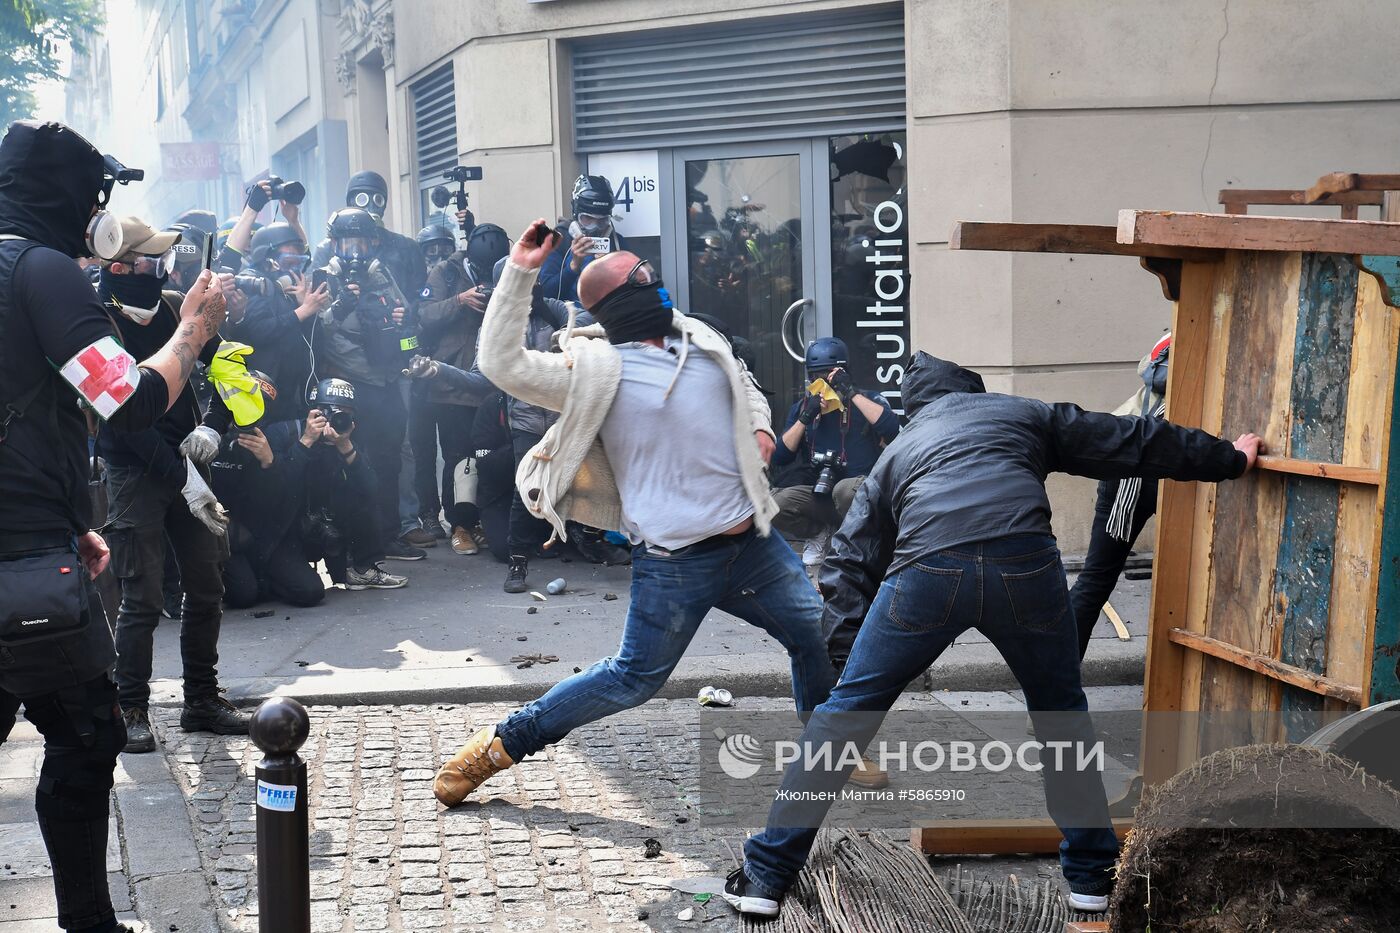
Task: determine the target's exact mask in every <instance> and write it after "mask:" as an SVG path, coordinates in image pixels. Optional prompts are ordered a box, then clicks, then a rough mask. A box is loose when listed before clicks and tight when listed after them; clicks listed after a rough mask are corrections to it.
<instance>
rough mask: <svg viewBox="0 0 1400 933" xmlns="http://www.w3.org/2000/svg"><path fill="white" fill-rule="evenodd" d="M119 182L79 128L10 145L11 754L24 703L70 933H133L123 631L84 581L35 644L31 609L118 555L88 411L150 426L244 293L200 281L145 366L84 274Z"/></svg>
mask: <svg viewBox="0 0 1400 933" xmlns="http://www.w3.org/2000/svg"><path fill="white" fill-rule="evenodd" d="M118 180H121V168H120V166H119V164H118V163H116V162H115V160H112V159H110V158H107V159H104V157H103V155H102V154H101V153H100V152H98V151H97V150H96V149H95V148H93V146H92V144H91V143H89V142H88V141H87V140H85V139H83V137H82V136H80V135H78V134H77V133H75V132H73V130H71V129H69V128H68V127H66V126H63V125H62V124H58V123H44V124H38V123H28V122H20V123H14V124H11V126H10V127H9V130H8V131H7V133H6V135H5V138H4V141H3V142H0V411H4V413H5V414H4V416H3V417H0V563H3V564H5V565H6V566H5V571H6V572H5V573H4V574H0V578H3V579H4V580H5V581H6V583H5V586H6V587H7V589H6V590H5V592H4V593H0V741H3V740H4V738H5V737H6V736H7V735H8V734H9V732H10V729H11V728H13V726H14V716H15V713H16V711H17V710H18V709H19V707H20V706H21V705H22V706H23V707H24V710H25V716H26V718H28V719H29V721H30V722H32V723H34V725H35V727H36V728H37V729H38V730H39V731H40V732H41V733H43V735H44V764H43V767H42V769H41V770H40V772H39V783H38V790H37V792H36V794H35V796H34V808H35V810H36V811H37V813H38V816H39V828H40V830H41V831H42V832H43V835H44V843H45V845H46V847H47V848H48V854H49V860H50V863H51V864H52V866H53V873H54V889H55V893H56V896H57V900H58V923H59V926H61V927H62V928H63V929H65V930H91V931H100V933H109V931H115V930H127V929H129V928H127V927H125V926H124V925H122V924H118V923H117V922H116V920H115V914H114V912H113V910H112V902H111V897H110V894H109V893H108V888H107V859H106V850H107V821H108V812H107V804H108V797H109V795H110V793H111V789H112V772H113V769H114V768H115V766H116V760H117V753H118V752H119V751H121V748H122V746H123V745H124V744H125V743H126V730H125V728H124V726H123V724H122V719H121V712H120V710H119V709H118V707H117V688H116V684H115V683H114V682H113V680H112V675H111V668H112V663H113V661H114V659H115V652H114V650H113V646H112V633H111V631H110V630H109V629H108V628H107V626H106V624H105V622H104V621H103V615H102V612H101V610H100V607H99V605H97V604H96V603H95V599H96V597H95V594H93V593H92V592H91V591H85V588H84V587H83V586H81V585H79V586H77V587H76V588H75V589H76V592H75V593H72V594H70V593H69V592H68V591H67V590H62V592H61V598H62V601H63V603H64V604H65V605H68V606H76V608H74V609H73V613H72V616H73V617H72V619H71V621H72V622H73V623H75V624H67V625H63V626H61V627H59V628H56V629H55V630H53V631H49V632H45V633H43V634H38V635H37V636H35V637H31V635H24V636H19V637H16V634H15V633H16V632H17V631H27V632H30V633H32V632H33V630H34V628H35V627H36V625H35V623H36V620H35V619H34V618H33V615H32V610H31V612H30V613H26V612H25V606H26V603H27V601H28V600H29V599H31V598H32V597H34V596H35V595H37V594H38V593H39V591H40V589H41V587H43V586H44V581H43V580H41V579H38V578H39V577H43V578H47V580H48V582H49V583H53V582H62V581H68V582H77V581H75V578H79V579H80V578H82V577H84V576H92V577H95V576H96V575H97V574H99V573H101V572H102V570H103V569H104V568H105V567H106V566H107V564H108V562H109V559H110V558H109V555H108V552H107V545H106V543H105V542H104V541H103V540H102V537H101V536H100V535H98V534H97V533H96V532H93V531H91V530H90V529H91V528H92V515H91V511H92V508H91V502H90V499H89V497H88V489H87V480H88V475H89V464H88V459H87V457H88V448H87V441H88V425H87V424H86V422H85V415H84V412H83V411H82V410H80V408H79V404H78V403H82V404H85V405H86V406H87V407H88V408H89V409H90V411H91V412H92V413H93V416H94V417H96V418H99V419H101V420H102V421H103V422H104V423H105V424H106V426H107V427H108V428H109V429H111V430H113V431H125V432H131V431H141V430H145V429H147V428H150V427H151V426H152V425H153V424H155V422H156V419H157V418H159V417H160V416H161V415H162V414H164V413H165V411H166V409H167V408H168V407H169V405H170V402H171V400H173V399H176V398H178V397H179V395H180V393H181V390H182V389H183V388H184V386H185V383H186V382H187V381H188V379H189V376H190V373H191V372H192V371H193V369H194V363H195V359H196V357H197V356H198V353H199V349H200V347H202V346H203V345H204V344H205V343H206V342H208V341H209V340H210V339H211V338H212V337H214V336H215V335H216V334H217V333H218V330H219V326H220V325H221V324H222V323H223V318H224V313H225V304H224V301H223V295H222V290H221V287H220V286H225V285H226V286H227V287H232V282H231V280H230V281H228V282H227V283H224V282H222V281H221V282H220V283H219V285H216V286H215V287H213V288H211V287H210V283H211V279H210V276H209V275H208V273H204V274H201V275H200V277H199V278H198V279H196V280H195V282H194V284H193V286H192V287H191V288H190V290H189V293H188V294H187V295H186V296H185V299H184V301H183V302H182V304H181V306H180V325H179V327H178V329H177V330H176V332H175V335H174V336H173V337H171V338H170V339H169V340H168V341H167V342H166V343H165V344H164V346H162V347H160V348H159V349H157V350H155V352H154V353H152V354H151V355H150V356H149V357H147V358H146V359H144V360H142V361H140V362H139V363H138V361H137V360H136V359H135V358H133V357H132V356H131V354H130V353H128V352H127V351H126V350H125V349H124V348H123V347H122V346H121V345H120V344H118V343H117V341H116V337H115V333H114V329H113V325H112V322H111V320H110V319H109V318H108V317H107V315H106V313H105V312H104V311H103V308H102V304H101V302H100V301H99V300H98V298H97V294H96V293H95V292H94V291H93V288H92V285H91V284H90V283H89V281H88V278H87V276H86V275H84V274H83V272H82V270H81V269H79V268H78V265H77V263H76V262H75V261H74V260H75V259H77V258H78V257H81V256H88V255H91V254H93V253H95V252H99V251H100V252H102V253H104V254H105V255H107V256H108V258H111V257H112V256H115V255H116V254H117V253H118V252H119V251H120V243H118V242H116V239H115V236H114V235H113V234H114V233H115V231H116V230H119V229H120V225H119V224H118V223H117V222H116V220H115V218H112V217H109V216H106V215H105V212H104V211H103V207H104V206H105V204H106V202H107V197H108V195H109V194H110V193H111V190H112V187H113V185H114V184H115V183H116V182H117V181H118ZM114 224H115V225H116V226H113V225H114ZM89 230H91V232H92V235H88V234H87V232H86V231H89ZM41 567H47V568H49V572H48V573H43V572H42V571H41V570H40V568H41ZM54 567H57V568H58V569H59V573H57V574H54V573H53V572H52V569H53V568H54ZM36 571H38V572H37V573H36ZM26 621H28V622H30V623H31V625H30V626H27V627H26V628H25V629H23V630H21V629H19V626H20V625H21V624H23V623H24V622H26ZM37 627H38V628H39V629H47V628H48V627H49V626H48V623H45V624H44V625H38V626H37Z"/></svg>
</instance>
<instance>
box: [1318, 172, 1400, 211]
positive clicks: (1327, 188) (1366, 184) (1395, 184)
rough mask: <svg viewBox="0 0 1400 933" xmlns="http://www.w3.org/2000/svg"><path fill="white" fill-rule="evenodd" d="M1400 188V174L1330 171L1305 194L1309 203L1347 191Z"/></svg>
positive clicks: (1394, 189)
mask: <svg viewBox="0 0 1400 933" xmlns="http://www.w3.org/2000/svg"><path fill="white" fill-rule="evenodd" d="M1396 190H1400V175H1395V174H1366V173H1364V172H1328V173H1327V174H1326V175H1323V176H1322V177H1321V178H1319V179H1318V180H1317V181H1316V182H1314V183H1313V185H1312V187H1310V188H1308V191H1307V194H1306V195H1304V197H1305V199H1306V202H1307V203H1308V204H1313V203H1315V202H1316V201H1317V200H1318V199H1319V198H1323V197H1326V196H1327V195H1337V194H1341V193H1343V192H1346V191H1396Z"/></svg>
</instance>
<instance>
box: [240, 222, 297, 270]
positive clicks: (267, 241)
mask: <svg viewBox="0 0 1400 933" xmlns="http://www.w3.org/2000/svg"><path fill="white" fill-rule="evenodd" d="M288 243H295V244H296V245H297V247H298V248H299V249H301V250H303V251H304V250H305V249H306V244H305V243H303V242H302V241H301V237H300V236H298V235H297V232H296V231H295V230H293V229H292V225H291V224H289V223H281V222H279V223H275V224H268V225H267V226H266V227H263V228H262V229H261V230H259V231H258V232H257V233H255V234H253V249H252V252H251V253H250V254H249V258H250V259H251V260H252V261H253V265H255V266H260V265H262V262H263V260H264V259H267V258H268V257H270V256H272V255H273V254H274V253H276V252H277V251H278V250H279V249H280V248H282V247H283V246H285V245H286V244H288Z"/></svg>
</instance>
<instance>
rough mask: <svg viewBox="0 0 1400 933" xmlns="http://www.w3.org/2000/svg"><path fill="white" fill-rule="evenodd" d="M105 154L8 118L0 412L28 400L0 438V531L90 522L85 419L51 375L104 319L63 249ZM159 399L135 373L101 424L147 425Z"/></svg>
mask: <svg viewBox="0 0 1400 933" xmlns="http://www.w3.org/2000/svg"><path fill="white" fill-rule="evenodd" d="M102 163H103V160H102V156H101V155H100V154H99V153H98V152H97V150H96V149H94V148H93V147H92V146H91V145H90V144H89V143H88V142H87V140H85V139H83V138H82V137H81V136H79V135H78V134H77V133H75V132H73V131H72V130H70V129H68V128H67V127H65V126H62V125H60V124H57V123H45V124H35V123H15V124H12V125H11V126H10V129H9V132H8V133H6V135H5V138H4V141H3V142H0V234H6V235H10V236H17V237H22V238H23V239H3V240H0V410H3V406H7V405H15V404H21V403H22V402H23V400H24V399H25V398H27V397H28V398H30V401H29V404H28V405H27V407H25V409H24V413H23V416H22V417H18V418H14V419H12V420H11V421H10V424H9V426H8V428H6V429H5V431H4V432H3V434H4V435H5V437H4V440H3V442H0V537H3V535H4V534H6V533H19V532H40V531H69V532H81V531H85V530H87V529H88V528H91V527H92V515H91V514H90V513H91V506H90V504H89V498H88V490H87V476H88V467H87V454H88V447H87V425H86V424H85V423H84V420H83V415H82V413H81V412H80V411H79V408H78V405H77V404H76V403H77V393H76V392H75V390H74V389H73V388H72V387H71V386H70V385H69V384H68V383H67V382H66V381H64V380H63V378H62V377H61V376H60V375H59V374H58V369H59V367H62V366H63V365H64V364H65V363H67V362H68V361H69V360H71V359H73V358H74V357H75V356H77V355H78V354H80V353H82V352H83V351H84V350H86V349H87V348H88V347H90V346H92V344H94V343H96V342H98V341H100V340H102V339H104V338H106V337H112V336H114V335H115V329H114V327H113V324H112V321H111V319H110V318H108V317H107V314H106V312H105V311H103V308H102V303H101V302H100V301H99V300H98V298H97V295H96V293H95V292H94V291H93V289H92V284H91V283H90V282H89V281H88V278H87V276H86V275H84V274H83V272H82V270H81V269H79V268H78V265H77V263H75V262H74V261H73V258H72V257H75V256H80V255H82V254H83V253H84V251H85V247H84V246H83V239H84V234H85V232H86V230H87V223H88V219H89V217H90V215H91V214H92V209H93V207H94V206H96V204H97V195H98V192H99V190H100V189H101V186H102ZM165 408H166V387H165V380H164V379H162V378H160V377H159V376H155V375H152V374H151V373H147V372H143V373H142V376H141V381H140V383H139V384H138V387H137V389H136V391H135V392H134V393H132V395H131V396H130V397H129V398H127V399H126V401H125V403H124V404H123V405H122V406H121V408H120V409H118V411H117V412H116V414H115V415H114V416H113V417H112V420H111V421H110V422H108V424H109V425H110V426H111V427H112V428H114V429H116V430H122V431H135V430H142V429H145V428H148V427H150V426H151V425H152V424H153V423H154V422H155V419H156V418H158V417H159V416H160V415H161V414H162V413H164V411H165Z"/></svg>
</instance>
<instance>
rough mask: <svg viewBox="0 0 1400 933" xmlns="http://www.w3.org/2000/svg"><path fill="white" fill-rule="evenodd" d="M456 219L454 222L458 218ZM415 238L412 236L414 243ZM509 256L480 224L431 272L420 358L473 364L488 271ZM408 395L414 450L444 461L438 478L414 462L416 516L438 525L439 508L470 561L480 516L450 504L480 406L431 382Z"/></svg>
mask: <svg viewBox="0 0 1400 933" xmlns="http://www.w3.org/2000/svg"><path fill="white" fill-rule="evenodd" d="M458 216H459V220H460V219H461V215H460V214H459V215H458ZM436 229H437V230H438V231H439V232H440V233H441V232H446V233H449V234H450V232H451V231H447V230H446V229H445V228H442V227H438V228H436ZM422 236H423V235H422V234H419V237H420V240H421V239H422ZM509 250H510V238H509V237H507V236H506V232H505V231H504V230H502V229H501V228H500V227H498V226H496V225H495V224H481V225H479V226H475V227H473V228H472V232H471V235H470V236H468V237H467V245H466V246H465V247H464V248H463V249H460V250H457V251H456V252H454V253H452V254H451V256H449V257H448V258H447V260H446V261H444V262H441V263H439V264H437V265H436V266H434V267H433V270H432V272H430V273H429V274H428V285H427V287H426V288H425V289H424V290H423V295H422V300H421V301H420V302H419V305H418V313H419V321H420V323H421V325H422V328H423V334H422V346H421V348H420V352H421V353H422V354H423V355H424V356H427V357H430V358H432V359H434V360H438V361H439V362H442V363H445V364H447V365H449V366H454V367H456V368H457V369H460V370H464V371H465V370H469V369H471V367H472V363H473V362H474V361H475V359H476V335H477V331H478V330H479V329H480V327H481V317H482V314H484V313H485V311H486V303H487V301H489V300H490V297H491V287H492V270H493V269H494V268H495V265H496V263H497V262H499V261H500V260H501V259H504V258H505V255H506V253H507V252H509ZM415 392H416V393H421V395H416V396H415V399H416V400H418V401H420V402H421V404H420V412H419V414H418V416H417V417H416V418H415V419H414V423H413V425H412V430H414V431H415V432H418V442H417V443H416V444H415V448H416V449H420V450H432V449H433V447H434V441H436V442H437V443H438V444H440V445H441V447H442V461H443V468H442V473H441V476H440V477H439V475H438V472H437V463H436V458H435V457H434V458H433V459H431V460H429V459H428V458H426V457H418V458H416V460H415V464H416V468H417V471H418V479H417V482H418V502H419V505H420V511H421V512H423V513H424V518H425V520H427V519H429V518H430V519H431V521H430V522H429V525H430V526H431V524H432V523H433V522H436V521H437V511H438V510H437V508H434V507H433V505H432V504H433V503H435V502H441V504H442V511H443V513H444V514H445V515H446V517H447V522H448V524H450V525H451V526H452V550H454V551H456V552H457V553H458V554H464V555H469V554H475V553H476V552H477V551H478V549H479V548H478V544H477V541H476V539H475V538H474V537H473V536H472V529H473V528H475V527H476V526H477V524H478V523H479V521H480V516H479V514H478V512H477V510H476V508H475V506H473V505H471V504H469V503H465V502H458V501H457V499H458V497H457V495H456V494H455V492H454V487H455V486H456V480H455V479H454V477H455V476H457V475H458V473H459V472H460V471H461V469H462V466H461V465H462V463H463V461H465V460H467V459H468V458H470V457H471V452H472V442H471V429H472V423H473V421H474V420H475V418H476V406H477V403H478V401H479V399H476V398H472V399H464V398H463V396H462V395H461V394H460V393H457V392H453V391H451V390H450V389H449V388H447V387H446V386H443V385H439V384H437V383H427V384H426V385H423V386H422V387H421V388H415ZM468 469H469V467H468ZM439 483H441V496H440V498H439Z"/></svg>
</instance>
